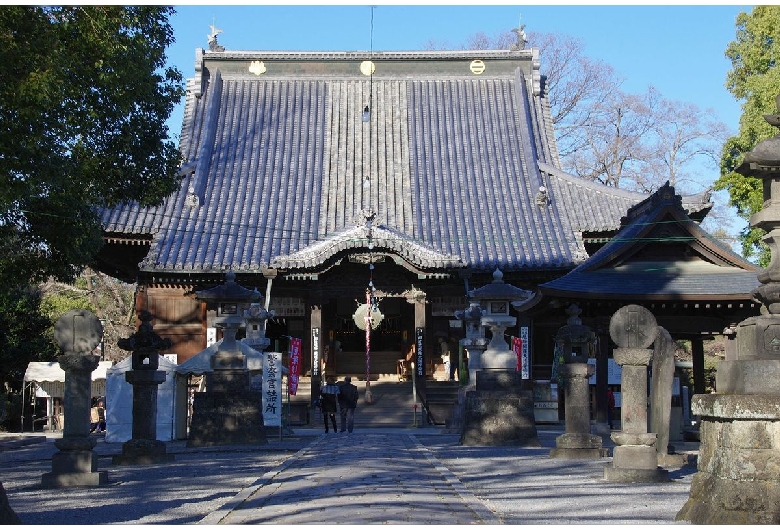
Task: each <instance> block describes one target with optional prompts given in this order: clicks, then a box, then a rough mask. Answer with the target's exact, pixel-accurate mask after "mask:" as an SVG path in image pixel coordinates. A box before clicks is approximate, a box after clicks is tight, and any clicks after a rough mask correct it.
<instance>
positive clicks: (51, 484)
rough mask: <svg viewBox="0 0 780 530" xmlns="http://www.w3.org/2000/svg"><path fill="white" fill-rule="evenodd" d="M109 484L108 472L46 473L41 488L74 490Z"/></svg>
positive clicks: (42, 478) (42, 477) (42, 476)
mask: <svg viewBox="0 0 780 530" xmlns="http://www.w3.org/2000/svg"><path fill="white" fill-rule="evenodd" d="M103 484H108V472H107V471H96V472H94V473H54V472H51V473H44V474H43V475H41V487H43V488H46V489H53V488H74V487H83V486H102V485H103Z"/></svg>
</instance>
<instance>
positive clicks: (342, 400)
mask: <svg viewBox="0 0 780 530" xmlns="http://www.w3.org/2000/svg"><path fill="white" fill-rule="evenodd" d="M357 402H358V389H357V387H356V386H355V385H353V384H352V378H351V377H350V376H346V377H345V378H344V384H343V385H341V391H340V392H339V409H340V410H341V432H344V431H345V430H347V431H349V432H352V429H353V428H354V427H355V409H356V408H357Z"/></svg>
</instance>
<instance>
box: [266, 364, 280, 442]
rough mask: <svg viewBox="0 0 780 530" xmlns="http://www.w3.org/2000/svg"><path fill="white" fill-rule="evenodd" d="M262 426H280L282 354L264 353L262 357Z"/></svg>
mask: <svg viewBox="0 0 780 530" xmlns="http://www.w3.org/2000/svg"><path fill="white" fill-rule="evenodd" d="M262 396H263V403H262V405H263V424H264V425H267V426H270V427H280V426H281V425H282V354H281V353H279V352H266V354H265V355H264V356H263V392H262Z"/></svg>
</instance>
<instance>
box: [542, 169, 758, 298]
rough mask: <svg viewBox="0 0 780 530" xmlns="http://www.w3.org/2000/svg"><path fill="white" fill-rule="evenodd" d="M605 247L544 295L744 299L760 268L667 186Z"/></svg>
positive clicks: (544, 287)
mask: <svg viewBox="0 0 780 530" xmlns="http://www.w3.org/2000/svg"><path fill="white" fill-rule="evenodd" d="M623 223H624V226H623V227H622V228H621V230H620V231H619V232H618V233H617V234H615V236H614V237H613V238H612V239H611V240H610V242H609V243H607V244H606V245H604V246H603V247H602V248H600V249H599V250H598V251H597V252H596V253H594V254H593V256H591V257H590V258H588V259H587V260H586V261H585V262H584V263H581V264H580V265H578V266H577V267H576V268H575V269H574V270H572V271H571V272H569V273H567V274H565V275H563V276H561V277H560V278H557V279H555V280H552V281H550V282H547V283H544V284H542V285H540V286H539V289H540V291H541V292H542V293H543V295H546V296H567V297H575V298H600V299H622V298H625V299H637V298H641V299H647V300H652V299H659V300H661V299H663V300H671V299H675V298H677V299H712V300H714V299H729V300H731V299H742V300H750V299H751V295H750V292H751V291H752V290H753V289H755V288H756V287H758V285H759V282H758V275H757V272H758V270H759V269H758V267H756V266H755V265H753V264H752V263H750V262H748V261H746V260H745V259H744V258H742V257H741V256H739V255H737V254H736V253H734V252H733V251H731V249H730V248H728V247H727V246H725V245H723V244H722V243H720V242H719V241H717V240H716V239H714V238H713V237H712V236H711V235H710V234H708V233H707V232H705V231H704V230H702V228H701V227H700V226H699V224H698V223H696V222H694V221H692V220H691V219H690V217H689V216H688V214H687V212H686V209H685V207H684V205H683V204H682V199H681V197H680V196H679V195H675V193H674V188H673V187H671V186H669V185H668V184H667V185H666V186H664V187H662V188H661V189H659V190H658V191H657V192H656V193H654V194H653V195H651V196H650V197H648V198H647V199H646V200H645V201H642V202H641V203H638V204H636V205H634V206H633V207H632V208H631V209H629V211H628V212H627V214H626V215H625V217H624V219H623Z"/></svg>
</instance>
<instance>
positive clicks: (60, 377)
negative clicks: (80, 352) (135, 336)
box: [24, 361, 112, 398]
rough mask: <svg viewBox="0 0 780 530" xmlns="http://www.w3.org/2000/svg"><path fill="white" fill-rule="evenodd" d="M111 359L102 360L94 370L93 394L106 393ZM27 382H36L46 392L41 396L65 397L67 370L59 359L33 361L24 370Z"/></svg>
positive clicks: (100, 394)
mask: <svg viewBox="0 0 780 530" xmlns="http://www.w3.org/2000/svg"><path fill="white" fill-rule="evenodd" d="M111 365H112V363H111V361H100V362H99V363H98V366H97V368H95V370H94V371H93V372H92V395H93V396H103V395H105V393H106V371H107V370H108V369H109V368H111ZM24 382H25V383H35V384H37V386H38V387H39V388H40V389H41V390H42V391H43V392H45V393H46V396H40V397H60V398H61V397H64V395H65V370H63V369H62V368H61V367H60V363H59V362H57V361H52V362H48V363H47V362H31V363H30V364H28V365H27V370H26V371H25V372H24Z"/></svg>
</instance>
